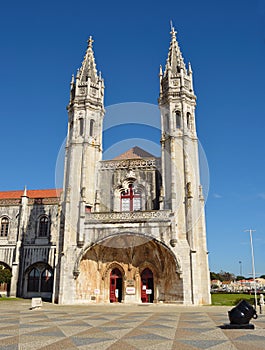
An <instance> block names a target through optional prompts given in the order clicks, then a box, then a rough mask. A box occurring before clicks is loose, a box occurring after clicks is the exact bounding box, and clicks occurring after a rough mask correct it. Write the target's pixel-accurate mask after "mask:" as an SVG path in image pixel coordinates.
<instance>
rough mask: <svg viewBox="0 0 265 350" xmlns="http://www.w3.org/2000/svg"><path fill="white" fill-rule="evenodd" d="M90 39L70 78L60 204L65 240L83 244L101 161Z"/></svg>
mask: <svg viewBox="0 0 265 350" xmlns="http://www.w3.org/2000/svg"><path fill="white" fill-rule="evenodd" d="M92 44H93V39H92V37H90V38H89V40H88V47H87V51H86V54H85V57H84V60H83V63H82V66H81V68H80V69H78V71H77V74H76V77H74V76H73V77H72V81H71V90H70V102H69V104H68V106H67V110H68V135H67V143H66V155H65V174H64V196H65V197H64V201H65V214H66V220H67V221H69V220H70V221H69V224H70V226H71V228H70V231H71V232H72V233H71V234H70V236H69V239H70V241H71V242H72V243H77V244H78V245H79V246H81V245H82V243H83V222H82V220H83V219H84V215H85V208H87V209H88V210H90V211H94V209H95V196H96V176H97V171H96V169H97V164H98V162H99V161H100V160H101V159H102V124H103V117H104V105H103V99H104V81H103V79H102V77H101V74H100V73H99V74H98V73H97V69H96V64H95V58H94V52H93V48H92Z"/></svg>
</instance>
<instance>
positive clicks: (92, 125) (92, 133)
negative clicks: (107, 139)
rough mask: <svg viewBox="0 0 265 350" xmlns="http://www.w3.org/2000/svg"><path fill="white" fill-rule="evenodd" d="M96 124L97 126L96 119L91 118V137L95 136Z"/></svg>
mask: <svg viewBox="0 0 265 350" xmlns="http://www.w3.org/2000/svg"><path fill="white" fill-rule="evenodd" d="M94 126H95V120H94V119H91V120H90V127H89V136H91V137H93V136H94Z"/></svg>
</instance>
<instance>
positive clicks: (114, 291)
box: [109, 268, 122, 303]
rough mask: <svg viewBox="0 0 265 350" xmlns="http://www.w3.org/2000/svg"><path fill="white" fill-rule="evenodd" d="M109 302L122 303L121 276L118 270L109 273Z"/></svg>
mask: <svg viewBox="0 0 265 350" xmlns="http://www.w3.org/2000/svg"><path fill="white" fill-rule="evenodd" d="M109 294H110V302H111V303H116V302H119V303H120V302H121V301H122V274H121V272H120V270H119V269H118V268H115V269H113V270H112V271H111V272H110V293H109Z"/></svg>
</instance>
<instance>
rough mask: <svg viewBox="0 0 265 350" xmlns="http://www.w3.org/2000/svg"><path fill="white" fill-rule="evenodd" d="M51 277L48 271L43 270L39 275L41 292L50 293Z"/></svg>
mask: <svg viewBox="0 0 265 350" xmlns="http://www.w3.org/2000/svg"><path fill="white" fill-rule="evenodd" d="M52 285H53V276H52V273H51V271H50V270H48V269H45V270H44V271H43V272H42V274H41V288H40V291H41V292H52Z"/></svg>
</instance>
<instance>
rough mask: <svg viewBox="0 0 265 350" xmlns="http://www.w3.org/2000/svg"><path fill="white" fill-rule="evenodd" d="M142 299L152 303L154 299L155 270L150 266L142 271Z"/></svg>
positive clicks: (144, 301)
mask: <svg viewBox="0 0 265 350" xmlns="http://www.w3.org/2000/svg"><path fill="white" fill-rule="evenodd" d="M141 300H142V302H143V303H152V302H153V301H154V278H153V272H152V271H151V270H150V269H148V268H146V269H144V270H143V272H142V273H141Z"/></svg>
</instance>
